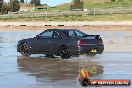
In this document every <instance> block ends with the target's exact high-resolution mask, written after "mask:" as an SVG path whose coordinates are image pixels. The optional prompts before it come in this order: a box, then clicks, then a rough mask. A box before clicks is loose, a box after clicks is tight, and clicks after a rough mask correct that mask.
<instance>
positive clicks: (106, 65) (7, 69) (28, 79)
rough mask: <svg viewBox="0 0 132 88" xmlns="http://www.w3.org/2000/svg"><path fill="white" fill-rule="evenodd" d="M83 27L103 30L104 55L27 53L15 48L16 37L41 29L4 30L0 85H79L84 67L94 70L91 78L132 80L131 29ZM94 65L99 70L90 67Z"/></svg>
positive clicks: (2, 87)
mask: <svg viewBox="0 0 132 88" xmlns="http://www.w3.org/2000/svg"><path fill="white" fill-rule="evenodd" d="M83 31H84V32H87V33H88V34H95V33H96V34H101V36H102V38H103V40H104V43H105V51H104V53H103V54H102V55H97V56H95V57H86V56H80V57H72V58H71V59H68V60H61V59H60V58H46V57H44V55H31V57H24V56H21V55H20V54H19V53H17V52H16V45H17V41H18V40H20V39H24V38H29V37H34V36H35V35H37V34H39V33H40V32H41V30H39V31H32V30H26V31H24V30H21V31H15V30H14V31H1V32H0V68H1V70H0V81H1V82H0V88H47V87H48V88H67V87H69V88H80V87H81V86H80V84H79V83H78V81H77V76H78V74H79V72H80V69H81V68H82V67H84V68H85V70H87V71H89V72H91V73H94V74H90V77H91V79H130V80H132V68H131V67H132V46H131V45H132V31H104V30H101V31H99V30H89V31H86V30H83ZM92 67H93V68H94V69H95V68H96V70H94V71H93V70H91V68H92ZM131 87H132V86H130V87H125V88H131ZM92 88H93V87H92ZM101 88H102V87H101ZM103 88H106V87H103ZM110 88H116V87H110ZM118 88H119V87H118ZM121 88H124V87H121Z"/></svg>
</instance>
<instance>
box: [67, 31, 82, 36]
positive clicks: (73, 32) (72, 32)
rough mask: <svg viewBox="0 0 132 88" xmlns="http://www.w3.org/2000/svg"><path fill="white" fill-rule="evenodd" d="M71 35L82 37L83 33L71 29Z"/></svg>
mask: <svg viewBox="0 0 132 88" xmlns="http://www.w3.org/2000/svg"><path fill="white" fill-rule="evenodd" d="M69 36H70V37H82V36H83V35H82V34H81V33H80V32H78V31H69Z"/></svg>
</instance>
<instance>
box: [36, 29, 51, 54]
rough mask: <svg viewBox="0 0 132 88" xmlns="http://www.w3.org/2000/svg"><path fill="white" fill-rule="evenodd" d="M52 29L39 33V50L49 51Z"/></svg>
mask: <svg viewBox="0 0 132 88" xmlns="http://www.w3.org/2000/svg"><path fill="white" fill-rule="evenodd" d="M52 35H53V30H46V31H44V32H43V33H41V34H40V35H39V39H38V43H39V48H38V49H39V52H45V53H49V52H50V50H51V49H50V48H51V46H50V40H51V39H52Z"/></svg>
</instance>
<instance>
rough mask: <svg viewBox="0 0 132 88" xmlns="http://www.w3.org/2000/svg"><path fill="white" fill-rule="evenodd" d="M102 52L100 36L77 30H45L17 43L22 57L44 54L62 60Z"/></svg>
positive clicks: (102, 46)
mask: <svg viewBox="0 0 132 88" xmlns="http://www.w3.org/2000/svg"><path fill="white" fill-rule="evenodd" d="M103 50H104V45H103V41H102V39H101V37H100V35H88V34H86V33H83V32H81V31H80V30H77V29H47V30H45V31H44V32H42V33H40V34H39V35H37V36H36V37H34V38H29V39H23V40H20V41H19V42H18V45H17V51H18V52H20V53H21V54H22V55H25V56H29V55H31V54H46V55H47V56H52V55H56V56H61V58H63V59H67V58H70V57H71V56H75V55H80V54H86V55H96V54H101V53H102V52H103Z"/></svg>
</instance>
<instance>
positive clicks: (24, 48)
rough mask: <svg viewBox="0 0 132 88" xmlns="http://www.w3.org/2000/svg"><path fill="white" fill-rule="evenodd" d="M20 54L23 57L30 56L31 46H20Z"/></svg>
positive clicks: (24, 44)
mask: <svg viewBox="0 0 132 88" xmlns="http://www.w3.org/2000/svg"><path fill="white" fill-rule="evenodd" d="M20 53H21V54H22V55H23V56H30V55H31V52H30V46H29V45H28V44H27V43H23V44H21V45H20Z"/></svg>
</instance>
